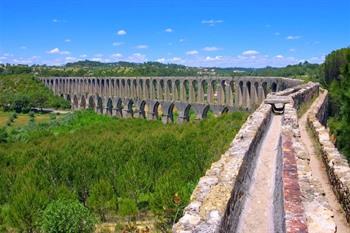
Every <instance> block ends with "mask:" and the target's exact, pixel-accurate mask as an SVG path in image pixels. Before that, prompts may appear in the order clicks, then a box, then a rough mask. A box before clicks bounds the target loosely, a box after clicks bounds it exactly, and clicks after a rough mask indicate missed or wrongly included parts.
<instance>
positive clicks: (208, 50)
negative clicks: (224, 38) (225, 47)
mask: <svg viewBox="0 0 350 233" xmlns="http://www.w3.org/2000/svg"><path fill="white" fill-rule="evenodd" d="M203 50H204V51H207V52H213V51H218V50H220V48H217V47H214V46H212V47H209V46H208V47H204V48H203Z"/></svg>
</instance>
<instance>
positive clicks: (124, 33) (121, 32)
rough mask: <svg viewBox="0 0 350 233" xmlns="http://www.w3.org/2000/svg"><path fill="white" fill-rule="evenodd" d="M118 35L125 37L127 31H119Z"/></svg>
mask: <svg viewBox="0 0 350 233" xmlns="http://www.w3.org/2000/svg"><path fill="white" fill-rule="evenodd" d="M117 35H118V36H124V35H126V31H125V30H123V29H122V30H119V31H117Z"/></svg>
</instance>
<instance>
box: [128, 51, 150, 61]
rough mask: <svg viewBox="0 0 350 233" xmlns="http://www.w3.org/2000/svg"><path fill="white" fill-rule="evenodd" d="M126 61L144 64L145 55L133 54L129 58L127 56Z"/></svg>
mask: <svg viewBox="0 0 350 233" xmlns="http://www.w3.org/2000/svg"><path fill="white" fill-rule="evenodd" d="M126 60H127V61H129V62H136V63H142V62H146V61H147V58H146V55H144V54H141V53H134V54H132V55H131V56H129V57H128V58H127V59H126Z"/></svg>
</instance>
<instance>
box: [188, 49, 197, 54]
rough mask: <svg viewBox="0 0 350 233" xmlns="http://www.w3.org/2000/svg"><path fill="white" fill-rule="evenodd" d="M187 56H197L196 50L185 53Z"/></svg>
mask: <svg viewBox="0 0 350 233" xmlns="http://www.w3.org/2000/svg"><path fill="white" fill-rule="evenodd" d="M186 54H187V55H197V54H198V51H197V50H190V51H187V52H186Z"/></svg>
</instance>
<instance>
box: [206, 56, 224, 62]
mask: <svg viewBox="0 0 350 233" xmlns="http://www.w3.org/2000/svg"><path fill="white" fill-rule="evenodd" d="M222 58H223V56H215V57H210V56H207V57H206V58H205V60H206V61H219V60H221V59H222Z"/></svg>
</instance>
